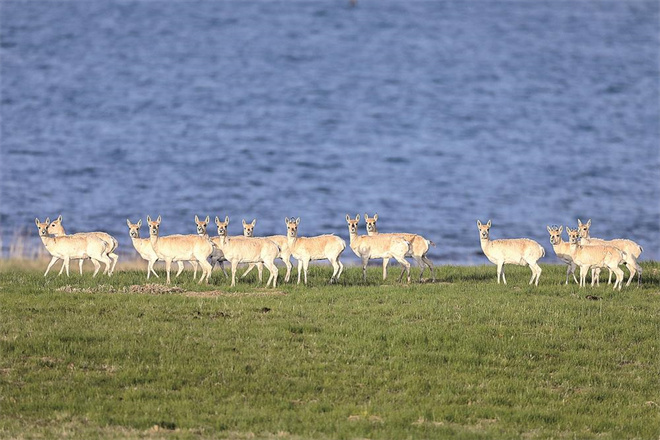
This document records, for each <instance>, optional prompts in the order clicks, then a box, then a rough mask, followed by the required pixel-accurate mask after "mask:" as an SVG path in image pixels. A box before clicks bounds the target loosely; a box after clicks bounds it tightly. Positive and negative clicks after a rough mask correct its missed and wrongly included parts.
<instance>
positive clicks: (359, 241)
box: [346, 214, 410, 282]
mask: <svg viewBox="0 0 660 440" xmlns="http://www.w3.org/2000/svg"><path fill="white" fill-rule="evenodd" d="M359 222H360V214H358V215H356V216H355V219H352V218H351V216H350V215H348V214H346V223H348V234H349V236H350V240H351V241H350V246H351V249H352V250H353V252H354V253H355V255H357V256H358V257H359V258H360V260H361V261H362V280H363V281H366V280H367V263H369V260H370V259H372V258H382V259H383V280H385V279H387V262H388V261H389V259H390V258H394V259H395V260H396V261H398V262H399V263H400V264H401V266H402V268H401V275H399V280H398V281H401V280H402V279H403V272H404V271H405V272H406V273H407V277H408V282H410V263H408V262H407V261H406V259H405V256H406V255H408V253H409V252H410V242H409V241H407V240H405V239H404V238H402V237H399V236H398V235H396V234H391V235H390V234H379V235H373V236H369V235H358V223H359Z"/></svg>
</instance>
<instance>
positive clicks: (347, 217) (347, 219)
mask: <svg viewBox="0 0 660 440" xmlns="http://www.w3.org/2000/svg"><path fill="white" fill-rule="evenodd" d="M346 221H347V222H349V221H351V216H350V215H348V214H346Z"/></svg>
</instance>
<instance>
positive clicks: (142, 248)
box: [126, 219, 183, 279]
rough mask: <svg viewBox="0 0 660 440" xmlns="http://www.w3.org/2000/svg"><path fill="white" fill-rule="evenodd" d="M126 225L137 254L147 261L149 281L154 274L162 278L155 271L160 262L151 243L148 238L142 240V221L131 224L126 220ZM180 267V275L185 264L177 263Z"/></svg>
mask: <svg viewBox="0 0 660 440" xmlns="http://www.w3.org/2000/svg"><path fill="white" fill-rule="evenodd" d="M126 225H128V235H129V237H131V242H132V243H133V247H134V248H135V250H136V251H137V253H138V254H139V255H140V257H142V258H143V259H144V260H147V263H148V264H147V279H149V276H150V275H151V274H152V273H153V274H154V276H155V277H156V278H160V277H159V276H158V274H157V273H156V271H155V270H154V263H155V262H156V261H158V255H156V251H154V248H153V247H151V241H150V240H149V239H148V238H140V228H141V227H142V219H139V220H138V222H137V223H131V221H130V220H129V219H126ZM176 263H177V264H178V265H179V273H181V271H182V270H183V262H181V261H177V262H176Z"/></svg>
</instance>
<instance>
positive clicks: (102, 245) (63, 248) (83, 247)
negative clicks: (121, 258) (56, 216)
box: [34, 218, 112, 276]
mask: <svg viewBox="0 0 660 440" xmlns="http://www.w3.org/2000/svg"><path fill="white" fill-rule="evenodd" d="M34 222H35V224H36V225H37V229H38V230H39V237H40V238H41V242H42V243H43V244H44V246H45V247H46V250H47V251H48V252H49V253H50V254H51V255H52V258H51V260H50V263H48V267H47V268H46V272H45V273H44V276H46V275H48V271H49V270H50V268H51V267H53V264H55V262H56V261H57V260H59V259H62V260H64V264H63V265H62V267H63V268H65V269H66V276H69V261H70V260H78V259H80V260H84V259H86V258H89V259H91V260H92V263H93V264H94V275H93V276H96V274H97V273H98V271H99V269H100V267H101V264H100V263H99V261H100V262H101V263H104V264H105V268H106V271H107V272H108V275H111V273H110V265H111V264H112V263H111V260H110V257H108V249H110V248H111V246H112V245H111V244H109V243H107V242H106V241H104V240H101V239H100V238H98V237H97V236H94V235H88V236H74V235H64V236H61V237H51V236H50V235H48V225H49V224H50V218H47V219H46V221H45V222H43V223H41V222H40V221H39V219H38V218H35V219H34ZM60 274H62V270H60Z"/></svg>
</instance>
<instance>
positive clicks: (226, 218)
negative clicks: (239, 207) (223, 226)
mask: <svg viewBox="0 0 660 440" xmlns="http://www.w3.org/2000/svg"><path fill="white" fill-rule="evenodd" d="M225 223H227V224H229V216H228V215H226V216H225Z"/></svg>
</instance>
